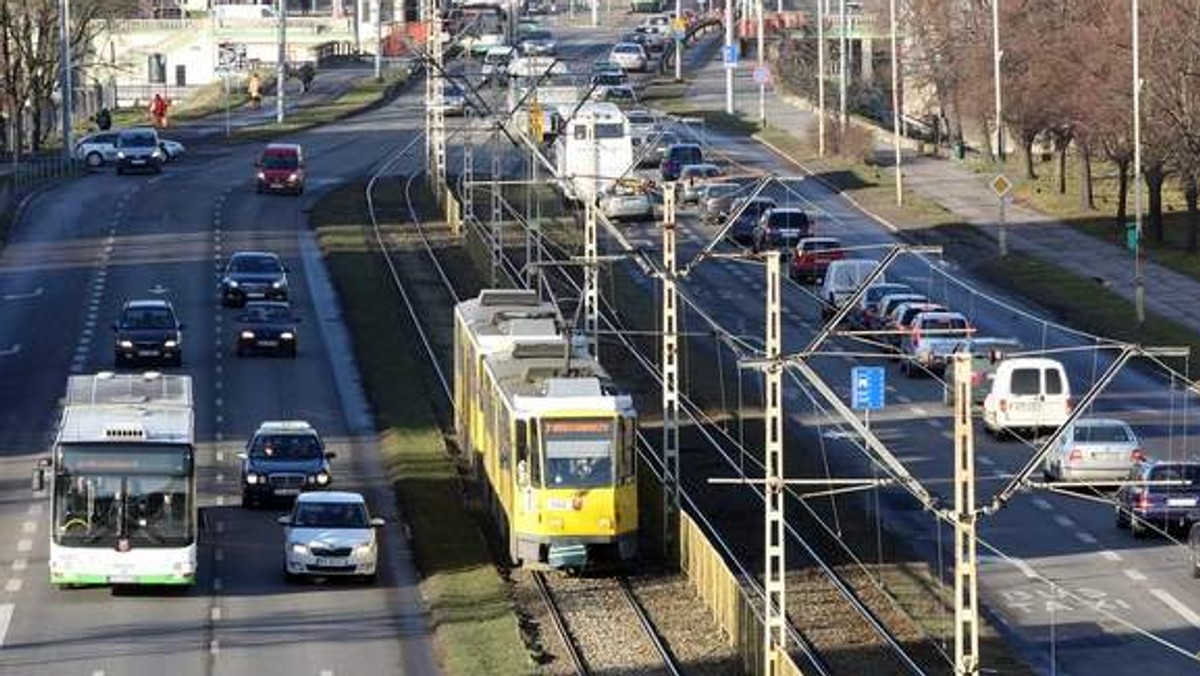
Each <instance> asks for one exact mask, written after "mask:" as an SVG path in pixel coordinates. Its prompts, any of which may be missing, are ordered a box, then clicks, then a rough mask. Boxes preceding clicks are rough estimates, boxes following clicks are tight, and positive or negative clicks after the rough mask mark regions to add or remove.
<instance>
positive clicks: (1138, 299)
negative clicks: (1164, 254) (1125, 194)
mask: <svg viewBox="0 0 1200 676" xmlns="http://www.w3.org/2000/svg"><path fill="white" fill-rule="evenodd" d="M1132 3H1133V7H1132V12H1133V211H1134V223H1135V226H1134V236H1135V237H1136V238H1137V240H1136V241H1135V242H1134V243H1133V300H1134V311H1135V313H1136V314H1137V321H1138V324H1143V323H1145V321H1146V280H1145V278H1144V277H1143V275H1142V61H1141V37H1140V33H1141V31H1140V30H1139V24H1140V17H1139V14H1140V12H1141V7H1140V3H1139V1H1138V0H1132Z"/></svg>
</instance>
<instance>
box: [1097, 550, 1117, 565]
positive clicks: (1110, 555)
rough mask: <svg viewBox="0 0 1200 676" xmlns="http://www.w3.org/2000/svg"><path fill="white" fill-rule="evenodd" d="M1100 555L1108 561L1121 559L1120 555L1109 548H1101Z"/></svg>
mask: <svg viewBox="0 0 1200 676" xmlns="http://www.w3.org/2000/svg"><path fill="white" fill-rule="evenodd" d="M1100 556H1103V557H1104V558H1106V559H1108V560H1109V561H1114V562H1115V561H1121V560H1122V559H1121V555H1120V554H1118V553H1116V552H1114V551H1113V550H1111V549H1101V550H1100Z"/></svg>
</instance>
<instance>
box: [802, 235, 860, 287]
mask: <svg viewBox="0 0 1200 676" xmlns="http://www.w3.org/2000/svg"><path fill="white" fill-rule="evenodd" d="M845 256H846V253H845V251H843V250H842V243H841V242H840V241H838V240H837V239H835V238H833V237H805V238H804V239H802V240H800V241H799V242H798V243H797V244H796V248H795V249H793V250H792V260H791V263H790V264H789V266H788V274H789V275H791V278H792V279H794V280H796V281H797V282H804V283H806V284H815V283H817V282H819V281H821V278H822V277H824V276H825V271H826V270H828V269H829V264H830V263H832V262H833V261H836V260H838V259H841V258H844V257H845Z"/></svg>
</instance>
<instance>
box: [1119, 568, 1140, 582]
mask: <svg viewBox="0 0 1200 676" xmlns="http://www.w3.org/2000/svg"><path fill="white" fill-rule="evenodd" d="M1121 572H1122V573H1125V577H1127V578H1129V579H1130V580H1133V581H1134V582H1145V581H1146V576H1145V574H1143V573H1142V571H1140V570H1138V569H1137V568H1126V569H1125V570H1123V571H1121Z"/></svg>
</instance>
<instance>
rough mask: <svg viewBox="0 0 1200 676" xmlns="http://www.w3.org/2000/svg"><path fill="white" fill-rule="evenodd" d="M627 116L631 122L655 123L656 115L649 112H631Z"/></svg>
mask: <svg viewBox="0 0 1200 676" xmlns="http://www.w3.org/2000/svg"><path fill="white" fill-rule="evenodd" d="M625 117H626V118H628V119H629V124H638V125H645V124H654V116H653V115H651V114H649V113H629V114H627V115H626V116H625Z"/></svg>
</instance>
